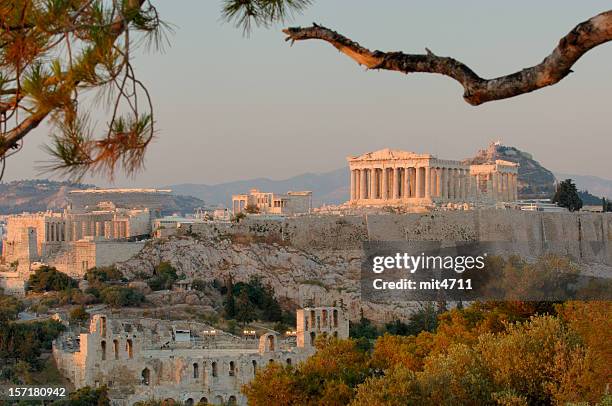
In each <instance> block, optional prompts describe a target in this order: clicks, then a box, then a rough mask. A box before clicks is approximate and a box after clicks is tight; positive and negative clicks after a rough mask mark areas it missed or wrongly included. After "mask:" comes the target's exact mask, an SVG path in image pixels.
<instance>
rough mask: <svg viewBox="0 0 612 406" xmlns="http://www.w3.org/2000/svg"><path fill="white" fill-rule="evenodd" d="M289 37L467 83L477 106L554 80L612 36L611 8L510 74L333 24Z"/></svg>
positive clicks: (366, 61)
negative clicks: (394, 46)
mask: <svg viewBox="0 0 612 406" xmlns="http://www.w3.org/2000/svg"><path fill="white" fill-rule="evenodd" d="M283 32H284V33H285V34H287V38H286V39H285V40H286V41H291V42H292V43H293V42H294V41H303V40H308V39H319V40H323V41H326V42H329V43H330V44H331V45H333V46H334V47H336V48H337V49H338V50H339V51H340V52H342V53H344V54H345V55H347V56H348V57H350V58H351V59H353V60H355V61H356V62H357V63H358V64H360V65H365V66H366V67H367V68H369V69H385V70H392V71H398V72H403V73H406V74H408V73H414V72H424V73H437V74H440V75H444V76H448V77H451V78H453V79H455V80H456V81H457V82H459V83H460V84H461V85H462V86H463V88H464V94H463V98H464V99H465V101H466V102H467V103H469V104H471V105H474V106H477V105H479V104H482V103H486V102H488V101H493V100H501V99H506V98H509V97H514V96H518V95H521V94H524V93H529V92H533V91H534V90H538V89H540V88H543V87H545V86H550V85H554V84H555V83H558V82H559V81H561V80H562V79H563V78H565V77H566V76H567V75H568V74H569V73H571V72H572V70H571V67H572V66H573V65H574V63H576V61H577V60H578V59H580V57H581V56H582V55H584V54H585V53H586V52H588V51H589V50H591V49H593V48H595V47H596V46H598V45H601V44H603V43H605V42H608V41H611V40H612V10H609V11H605V12H603V13H601V14H598V15H596V16H594V17H592V18H590V19H588V20H586V21H584V22H582V23H580V24H578V25H577V26H576V27H575V28H574V29H572V30H571V31H570V32H569V33H568V34H567V35H566V36H564V37H563V38H561V40H560V41H559V43H558V44H557V46H556V48H555V49H554V50H553V51H552V53H551V54H550V55H548V56H547V57H546V58H544V60H543V61H542V62H541V63H539V64H538V65H535V66H532V67H530V68H526V69H523V70H521V71H519V72H515V73H512V74H510V75H506V76H501V77H498V78H494V79H483V78H481V77H480V76H478V75H477V74H476V73H475V72H474V71H472V70H471V69H470V68H469V67H468V66H467V65H465V64H464V63H462V62H459V61H457V60H455V59H453V58H450V57H442V56H438V55H435V54H433V53H432V52H431V51H429V50H428V49H426V50H427V53H426V54H405V53H403V52H382V51H370V50H369V49H367V48H365V47H362V46H361V45H359V44H358V43H357V42H355V41H353V40H351V39H349V38H347V37H345V36H343V35H341V34H339V33H337V32H336V31H333V30H331V29H329V28H325V27H322V26H320V25H317V24H314V25H313V26H312V27H292V28H286V29H284V30H283Z"/></svg>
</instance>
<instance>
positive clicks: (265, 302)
mask: <svg viewBox="0 0 612 406" xmlns="http://www.w3.org/2000/svg"><path fill="white" fill-rule="evenodd" d="M224 313H225V318H228V319H233V318H236V320H238V321H241V322H242V323H245V322H246V321H244V320H246V319H249V321H252V320H263V321H272V322H281V323H282V322H285V321H287V319H291V318H292V315H291V314H288V313H286V312H283V310H282V308H281V306H280V304H279V302H278V300H276V298H275V297H274V289H272V287H271V286H269V285H264V284H263V283H262V281H261V278H259V277H256V276H254V277H252V278H251V279H249V281H248V282H237V283H235V284H234V283H233V282H232V281H231V280H229V281H228V283H227V284H226V286H225V301H224ZM292 322H293V321H292V320H290V322H289V323H292Z"/></svg>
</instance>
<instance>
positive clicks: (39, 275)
mask: <svg viewBox="0 0 612 406" xmlns="http://www.w3.org/2000/svg"><path fill="white" fill-rule="evenodd" d="M78 285H79V284H78V282H77V281H76V280H75V279H73V278H71V277H70V276H68V275H66V274H65V273H63V272H60V271H58V270H57V269H55V268H53V267H49V266H42V267H40V268H38V269H37V270H36V271H35V272H34V273H33V274H32V275H30V279H29V281H28V286H29V288H30V289H31V290H33V291H34V292H49V291H61V290H64V289H70V288H76V287H77V286H78Z"/></svg>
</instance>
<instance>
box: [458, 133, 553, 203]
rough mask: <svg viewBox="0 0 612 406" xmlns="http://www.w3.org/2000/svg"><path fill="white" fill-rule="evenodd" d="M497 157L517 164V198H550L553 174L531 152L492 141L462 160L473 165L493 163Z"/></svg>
mask: <svg viewBox="0 0 612 406" xmlns="http://www.w3.org/2000/svg"><path fill="white" fill-rule="evenodd" d="M497 159H501V160H504V161H510V162H516V163H518V164H519V176H518V192H519V198H550V197H551V196H552V195H553V193H554V190H555V189H554V186H555V185H554V183H555V175H553V173H552V172H551V171H549V170H548V169H546V168H544V167H543V166H542V165H540V163H539V162H538V161H536V160H534V159H533V156H532V155H531V154H529V153H527V152H523V151H521V150H519V149H518V148H515V147H509V146H505V145H501V144H500V143H498V142H493V143H491V144H489V146H488V148H486V149H481V150H480V151H478V153H477V154H476V156H474V157H473V158H468V159H465V160H464V162H465V163H469V164H473V165H475V164H485V163H493V162H495V160H497Z"/></svg>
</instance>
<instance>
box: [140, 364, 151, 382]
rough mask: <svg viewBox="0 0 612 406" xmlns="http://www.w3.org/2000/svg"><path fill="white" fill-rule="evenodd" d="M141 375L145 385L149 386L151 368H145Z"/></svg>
mask: <svg viewBox="0 0 612 406" xmlns="http://www.w3.org/2000/svg"><path fill="white" fill-rule="evenodd" d="M140 376H141V377H142V383H143V385H147V386H148V385H149V384H150V383H151V370H150V369H149V368H145V369H143V370H142V372H141V374H140Z"/></svg>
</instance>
